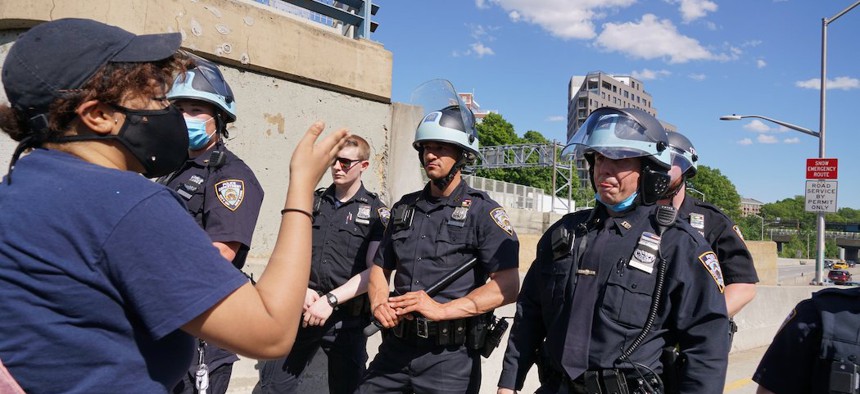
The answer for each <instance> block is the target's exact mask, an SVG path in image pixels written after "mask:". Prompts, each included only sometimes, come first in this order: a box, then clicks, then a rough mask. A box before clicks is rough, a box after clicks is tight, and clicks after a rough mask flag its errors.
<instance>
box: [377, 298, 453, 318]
mask: <svg viewBox="0 0 860 394" xmlns="http://www.w3.org/2000/svg"><path fill="white" fill-rule="evenodd" d="M388 303H389V305H391V307H392V308H394V310H396V311H397V315H398V316H403V315H408V314H410V313H412V312H418V313H420V314H421V315H422V316H424V317H425V318H427V319H429V320H436V321H439V320H447V317H446V316H445V307H443V306H442V304H440V303H438V302H436V301H435V300H433V299H432V298H430V296H428V295H427V293H426V292H424V290H421V291H410V292H409V293H406V294H404V295H400V296H396V297H391V298H389V299H388Z"/></svg>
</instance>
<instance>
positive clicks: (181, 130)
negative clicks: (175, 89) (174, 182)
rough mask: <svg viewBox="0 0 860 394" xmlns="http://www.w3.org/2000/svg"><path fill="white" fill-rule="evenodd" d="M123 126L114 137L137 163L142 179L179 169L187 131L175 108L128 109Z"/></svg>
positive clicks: (185, 150) (186, 146) (185, 144)
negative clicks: (138, 163) (141, 171)
mask: <svg viewBox="0 0 860 394" xmlns="http://www.w3.org/2000/svg"><path fill="white" fill-rule="evenodd" d="M114 106H115V107H117V108H118V109H120V110H122V112H123V113H125V115H126V118H125V124H123V125H122V128H121V129H120V130H119V134H118V135H116V136H115V138H116V139H118V140H119V141H120V142H121V143H122V144H123V145H125V147H126V148H127V149H128V150H129V151H130V152H131V153H132V154H133V155H134V157H136V158H137V160H138V161H140V164H141V165H142V166H143V169H144V170H145V172H144V173H143V176H145V177H147V178H156V177H160V176H162V175H167V174H169V173H171V172H173V170H175V169H177V168H179V166H181V165H182V163H185V160H187V159H188V129H187V128H186V127H185V117H184V116H182V112H181V111H179V109H178V108H176V107H175V106H173V105H172V104H171V105H168V106H167V108H164V109H157V110H142V109H129V108H125V107H120V106H118V105H114Z"/></svg>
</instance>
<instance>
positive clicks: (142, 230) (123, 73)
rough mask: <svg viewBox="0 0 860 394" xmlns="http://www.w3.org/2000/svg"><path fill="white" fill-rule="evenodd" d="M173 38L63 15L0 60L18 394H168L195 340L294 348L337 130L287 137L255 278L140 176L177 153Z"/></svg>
mask: <svg viewBox="0 0 860 394" xmlns="http://www.w3.org/2000/svg"><path fill="white" fill-rule="evenodd" d="M180 41H181V37H180V35H179V34H156V35H143V36H136V35H134V34H131V33H129V32H127V31H125V30H122V29H120V28H118V27H114V26H109V25H105V24H103V23H99V22H95V21H92V20H85V19H60V20H57V21H52V22H47V23H43V24H40V25H38V26H36V27H33V28H32V29H30V30H29V31H27V32H26V33H24V34H22V35H21V36H20V37H18V39H17V41H16V42H15V44H13V45H12V47H11V48H10V49H9V52H8V53H7V55H6V60H5V62H4V64H3V69H2V82H3V87H4V90H5V92H6V96H7V97H8V99H9V103H10V105H8V106H7V105H0V128H1V129H2V130H3V131H4V132H5V133H7V134H8V135H9V136H10V137H11V138H12V139H13V140H15V141H18V142H19V145H18V147H17V148H16V150H15V152H14V155H13V158H12V163H11V165H10V172H9V173H8V174H7V175H6V176H5V177H4V179H3V181H2V183H0V205H2V207H3V209H0V239H2V240H3V242H2V243H0V256H2V257H0V299H2V300H3V301H2V302H0V316H2V319H0V359H2V360H3V364H4V365H6V367H7V368H8V370H9V372H10V373H11V374H12V376H14V377H15V378H16V379H17V380H18V381H19V382H20V384H21V386H22V387H23V389H24V390H25V391H26V392H32V393H56V392H80V393H108V392H110V393H114V392H116V393H128V392H143V393H159V392H161V393H166V392H167V391H168V390H169V389H170V388H172V387H173V385H175V384H176V382H177V381H178V380H179V379H180V377H181V376H182V374H183V373H185V371H186V370H187V368H188V365H189V364H190V363H191V357H192V354H193V352H194V346H195V343H194V339H193V336H197V337H200V338H204V339H206V340H207V341H211V342H212V343H215V344H217V345H219V346H222V347H225V348H229V349H231V350H233V351H236V352H237V353H240V354H243V355H246V356H249V357H255V358H276V357H281V356H283V355H284V354H286V353H288V352H289V351H290V348H291V347H292V344H293V341H294V339H295V334H296V330H297V328H298V324H296V322H297V321H298V319H299V318H300V316H301V310H302V300H303V298H304V289H305V288H306V286H307V278H308V275H309V266H310V253H311V250H310V249H311V247H310V242H311V239H310V237H311V227H310V223H311V218H312V215H311V213H310V210H311V206H312V201H313V188H314V187H315V186H316V184H317V182H319V179H320V177H321V176H322V173H323V172H324V171H325V170H326V169H327V168H328V165H329V164H330V163H331V161H332V160H333V159H334V157H335V154H336V153H337V151H338V150H339V149H340V146H341V145H342V143H343V138H345V137H346V136H347V135H348V133H347V132H346V131H345V130H340V131H338V132H335V133H333V134H332V135H330V136H329V137H327V138H325V139H323V140H322V141H320V142H319V143H315V141H316V140H317V138H318V136H319V135H320V133H322V131H323V128H324V125H323V124H322V123H316V124H314V125H313V126H311V127H310V129H309V130H308V132H307V133H306V134H305V136H304V137H303V138H302V139H301V141H300V142H299V143H298V146H297V147H296V150H295V152H294V153H293V156H292V161H291V163H290V187H289V190H288V191H287V201H286V203H285V208H284V210H283V211H282V214H283V219H282V222H281V228H280V230H281V231H280V233H279V237H278V241H277V243H276V245H275V247H274V250H273V252H272V257H271V260H270V262H269V265H268V266H267V268H266V271H265V273H264V274H263V275H262V276H261V277H260V281H259V282H258V283H257V285H256V287H255V286H252V285H251V283H250V282H249V281H248V280H247V278H245V276H244V275H242V274H241V273H240V272H239V271H238V270H236V269H235V268H233V267H231V266H230V264H229V263H228V262H226V261H225V260H224V258H223V257H222V256H221V254H220V253H219V252H218V250H217V249H216V248H215V247H213V246H212V241H211V239H210V238H209V237H208V236H207V235H206V233H205V232H203V230H202V229H200V227H199V226H198V225H197V223H195V222H194V220H193V219H192V218H191V216H190V215H188V213H187V212H186V211H185V208H184V207H183V204H182V199H181V197H179V196H177V195H175V194H174V193H173V192H172V191H171V190H169V189H167V188H165V187H164V186H162V185H159V184H157V183H154V182H150V181H148V180H147V179H145V178H144V177H141V176H140V174H143V175H145V176H147V177H158V176H161V175H165V174H168V173H169V172H171V171H173V170H174V169H176V167H178V166H179V165H181V164H182V163H183V162H184V161H185V159H186V156H187V150H188V143H189V142H188V131H187V129H186V127H185V121H184V119H183V117H182V113H181V112H180V111H179V110H178V109H176V108H175V107H174V106H172V105H170V103H169V102H168V101H167V99H166V98H165V95H166V94H167V89H168V87H169V86H170V83H171V82H172V81H173V79H174V76H175V75H177V74H179V73H181V72H184V71H185V70H186V68H187V66H186V63H187V59H186V58H185V56H183V55H182V54H181V53H178V50H179V45H180ZM25 153H27V154H26V155H25V156H23V157H21V156H22V155H23V154H25ZM19 159H20V160H19Z"/></svg>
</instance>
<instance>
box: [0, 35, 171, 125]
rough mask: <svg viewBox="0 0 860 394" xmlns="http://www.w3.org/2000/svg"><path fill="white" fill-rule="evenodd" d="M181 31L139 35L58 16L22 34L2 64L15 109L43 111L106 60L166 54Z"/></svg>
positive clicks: (32, 113)
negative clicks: (56, 18)
mask: <svg viewBox="0 0 860 394" xmlns="http://www.w3.org/2000/svg"><path fill="white" fill-rule="evenodd" d="M181 42H182V36H181V35H180V34H179V33H165V34H149V35H140V36H139V35H135V34H132V33H130V32H128V31H125V30H123V29H121V28H119V27H116V26H111V25H106V24H104V23H101V22H96V21H94V20H90V19H75V18H68V19H58V20H55V21H51V22H46V23H42V24H40V25H37V26H35V27H33V28H32V29H30V30H29V31H27V32H26V33H24V34H22V35H21V36H20V37H18V40H16V41H15V43H14V44H13V45H12V48H10V49H9V53H8V54H7V55H6V61H5V62H4V63H3V76H2V81H3V88H4V89H5V90H6V97H7V98H8V99H9V103H10V104H11V106H12V107H13V108H15V109H18V110H21V111H24V112H25V113H27V114H28V115H30V116H35V115H39V114H43V113H45V112H47V111H48V107H49V106H50V105H51V103H53V102H54V100H56V99H57V98H60V97H62V96H63V91H64V90H70V89H78V88H80V87H81V86H83V84H84V83H86V82H87V80H89V79H90V77H91V76H92V75H93V74H95V72H96V71H98V69H99V68H101V67H102V66H103V65H105V64H107V63H125V62H128V63H141V62H154V61H158V60H163V59H167V58H168V57H170V56H171V55H173V54H174V53H175V52H176V51H177V50H179V45H180V43H181Z"/></svg>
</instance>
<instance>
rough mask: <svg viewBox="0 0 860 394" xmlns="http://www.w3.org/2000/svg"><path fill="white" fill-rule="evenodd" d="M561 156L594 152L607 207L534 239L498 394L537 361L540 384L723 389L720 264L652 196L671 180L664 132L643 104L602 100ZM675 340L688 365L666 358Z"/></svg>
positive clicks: (594, 176) (598, 188)
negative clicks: (617, 105) (611, 104)
mask: <svg viewBox="0 0 860 394" xmlns="http://www.w3.org/2000/svg"><path fill="white" fill-rule="evenodd" d="M563 154H565V155H577V156H579V157H584V158H585V159H586V160H587V161H588V163H589V174H590V177H591V182H592V186H593V188H594V189H595V192H596V196H595V198H596V199H597V201H598V202H599V203H600V204H598V205H597V206H596V207H595V208H594V209H589V210H583V211H578V212H574V213H571V214H568V215H565V216H564V217H563V218H562V219H561V220H559V221H558V222H556V223H555V224H553V225H552V226H551V227H550V228H549V229H548V230H547V231H546V232H545V233H544V235H543V236H542V237H541V239H540V241H539V242H538V245H537V253H536V256H535V261H534V263H533V264H532V266H531V267H530V268H529V271H528V273H527V274H526V277H525V279H524V282H523V285H522V291H521V292H520V295H519V298H518V299H517V314H516V317H515V319H514V325H513V328H512V330H511V335H510V337H509V340H508V348H507V351H506V353H505V358H504V362H503V370H502V374H501V377H500V379H499V390H498V392H499V393H510V392H513V390H519V389H521V388H522V385H523V382H524V380H525V378H526V375H527V373H528V371H529V369H530V368H531V366H532V365H533V364H536V363H537V364H538V368H539V376H540V381H541V387H540V389H539V390H538V392H539V393H568V392H571V393H585V392H588V393H593V392H603V393H664V392H670V393H676V392H680V393H721V392H722V387H723V384H724V380H725V370H726V365H727V358H728V343H727V338H726V337H725V335H722V334H723V333H725V332H726V330H727V329H728V319H727V314H726V309H725V302H724V300H723V297H722V294H721V293H722V290H723V283H722V276H721V273H720V270H719V264H718V263H717V260H716V256H715V255H714V253H713V252H712V251H710V249H709V248H708V246H707V245H706V244H705V242H704V240H702V239H701V237H699V236H698V235H697V234H696V233H695V230H693V229H692V228H691V227H690V226H689V225H688V224H686V223H683V222H680V221H678V220H677V219H676V217H675V212H674V210H673V209H671V208H669V207H661V206H658V205H654V203H655V202H656V201H657V200H659V199H660V198H662V197H663V196H664V195H665V193H666V192H667V190H668V186H669V180H670V177H669V173H668V171H669V169H670V167H671V157H672V155H671V153H670V151H669V149H668V140H667V135H666V132H665V130H664V129H663V127H662V126H661V125H660V123H659V121H657V120H656V119H655V118H654V117H652V116H651V115H649V114H647V113H645V112H644V111H641V110H636V109H618V108H608V107H607V108H600V109H598V110H596V111H594V112H593V113H592V114H591V115H590V116H589V118H588V119H586V121H585V123H584V124H583V126H582V127H581V128H580V129H579V130H578V131H577V132H576V133H575V134H574V135H573V136H572V137H571V140H570V141H568V147H567V148H566V149H565V151H564V152H563ZM691 262H695V263H691ZM669 343H678V344H679V348H680V352H681V353H682V355H684V356H685V357H686V365H685V366H684V368H683V369H681V370H675V369H674V368H672V367H670V366H664V365H662V364H661V361H660V358H661V352H662V348H663V347H664V346H665V345H666V344H669ZM668 374H675V375H677V376H674V377H673V379H671V382H673V383H674V385H673V386H671V387H669V386H666V385H664V380H665V379H664V378H665V377H667V375H668Z"/></svg>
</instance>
